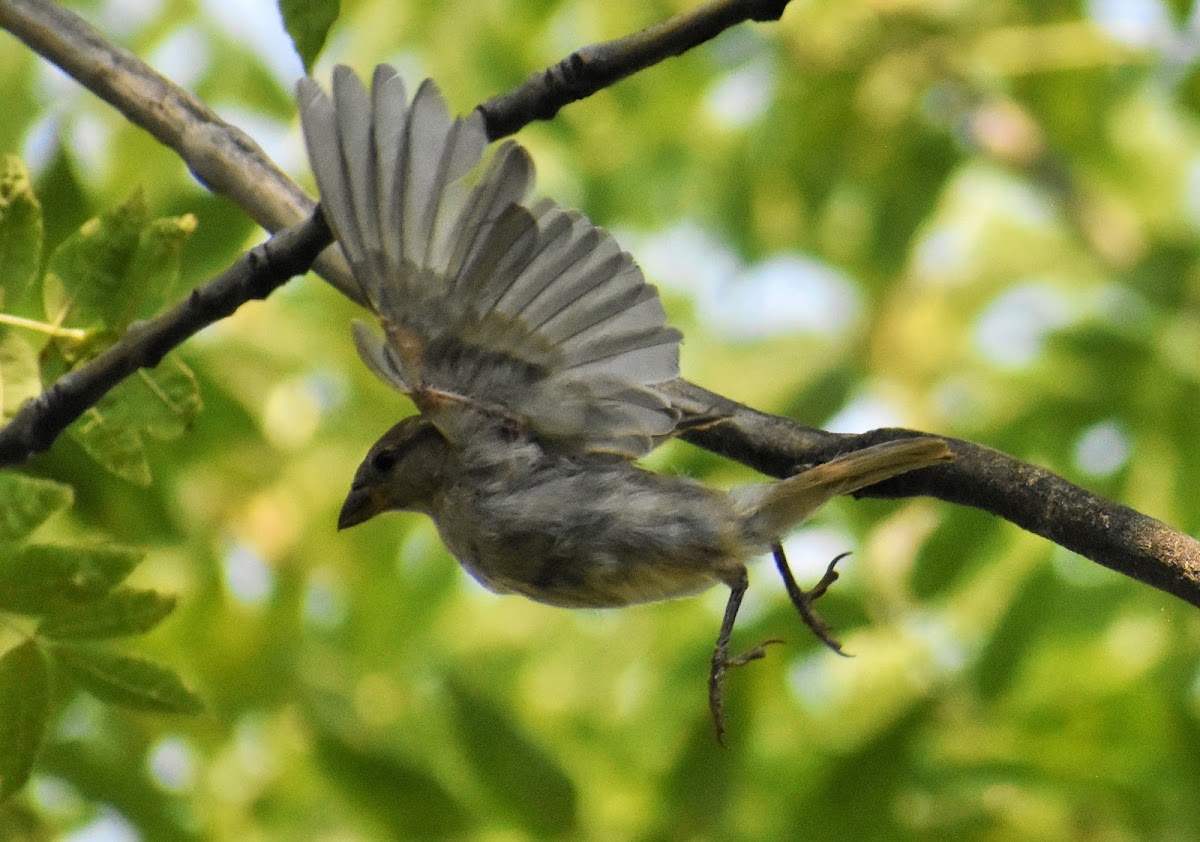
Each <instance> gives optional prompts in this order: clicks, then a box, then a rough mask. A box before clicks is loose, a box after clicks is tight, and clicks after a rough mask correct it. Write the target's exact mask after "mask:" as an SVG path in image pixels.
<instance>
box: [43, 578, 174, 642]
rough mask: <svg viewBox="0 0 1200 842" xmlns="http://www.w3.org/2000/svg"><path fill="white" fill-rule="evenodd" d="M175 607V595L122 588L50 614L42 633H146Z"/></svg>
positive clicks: (78, 635) (61, 636) (92, 635)
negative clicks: (84, 603) (85, 603)
mask: <svg viewBox="0 0 1200 842" xmlns="http://www.w3.org/2000/svg"><path fill="white" fill-rule="evenodd" d="M174 609H175V598H174V597H172V596H164V595H162V594H160V593H158V592H157V591H139V590H133V589H131V588H121V589H119V590H116V591H113V592H112V593H110V594H109V595H108V596H106V597H105V598H104V599H102V600H100V601H99V602H92V603H88V604H87V605H80V606H77V607H75V608H68V609H66V610H64V611H57V612H55V613H53V614H50V615H49V616H47V617H46V618H45V619H43V620H42V622H41V624H40V625H39V626H38V634H39V635H41V636H43V637H52V638H57V639H59V640H63V639H67V638H91V639H100V638H107V637H123V636H125V635H130V634H142V633H143V632H147V631H149V630H150V629H152V628H154V627H155V626H157V625H158V624H159V623H161V622H162V621H163V619H164V618H165V617H166V616H167V615H168V614H170V613H171V612H172V611H173V610H174Z"/></svg>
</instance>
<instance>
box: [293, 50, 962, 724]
mask: <svg viewBox="0 0 1200 842" xmlns="http://www.w3.org/2000/svg"><path fill="white" fill-rule="evenodd" d="M297 96H298V100H299V105H300V113H301V118H302V123H303V129H304V137H305V141H306V143H307V147H308V154H309V159H310V161H311V163H312V167H313V172H314V174H315V176H316V181H317V186H318V188H319V190H320V197H321V207H322V208H323V210H324V212H325V215H326V217H327V218H328V220H329V224H330V226H331V228H332V229H333V231H334V233H335V235H336V237H337V241H338V243H339V245H340V246H341V249H342V251H343V253H344V254H345V256H346V259H347V260H348V261H349V264H350V267H351V270H352V272H353V275H354V280H355V282H356V283H357V284H358V286H359V291H360V293H361V299H362V300H363V301H365V302H367V303H368V304H369V306H370V307H371V308H372V309H373V310H374V312H375V315H376V316H377V317H378V318H379V322H380V324H381V325H382V329H383V332H382V336H381V335H380V334H379V333H378V332H376V331H375V330H373V329H372V328H370V327H368V326H366V325H364V324H362V323H361V322H360V323H356V324H355V325H354V339H355V342H356V344H357V347H358V350H359V353H360V355H361V356H362V358H363V361H364V362H365V363H366V364H367V366H368V367H370V368H371V370H372V371H374V372H375V373H376V374H377V375H378V376H379V377H381V378H382V379H383V380H384V381H385V382H387V383H389V384H390V385H392V386H394V387H395V388H396V389H398V390H399V391H401V392H403V393H404V394H406V395H408V396H409V398H410V399H411V400H412V401H413V403H414V404H416V406H417V408H418V409H419V410H420V414H419V415H415V416H411V417H408V418H405V419H404V420H403V421H401V422H400V423H398V424H396V425H395V426H394V427H392V428H391V429H390V430H388V431H387V432H386V433H385V434H384V435H383V437H382V438H381V439H380V440H379V441H378V442H376V443H375V445H374V446H373V447H372V448H371V449H370V451H369V452H368V453H367V456H366V458H365V459H364V460H363V462H362V464H361V466H360V467H359V469H358V472H357V473H356V474H355V477H354V480H353V483H352V484H351V488H350V493H349V495H348V496H347V498H346V502H345V505H344V506H343V508H342V511H341V515H340V517H339V520H338V527H339V528H340V529H344V528H346V527H350V526H354V525H355V524H359V523H362V522H363V521H366V520H368V519H370V518H372V517H374V516H375V515H377V514H379V513H381V512H386V511H397V510H398V511H414V512H421V513H423V514H426V515H428V516H429V517H431V518H432V519H433V521H434V523H435V524H436V526H437V529H438V532H439V534H440V535H441V537H442V540H443V541H444V542H445V544H446V547H447V548H448V549H449V550H450V552H451V553H452V554H453V555H454V557H455V558H456V559H458V561H459V563H460V564H462V566H463V567H464V568H465V569H466V570H467V572H468V573H470V574H471V575H472V576H473V577H475V578H476V579H477V580H479V581H480V582H481V583H482V584H483V585H485V586H486V587H488V588H489V589H491V590H493V591H496V592H498V593H519V594H522V595H524V596H526V597H528V598H530V599H533V600H535V601H537V602H542V603H547V604H549V605H557V606H563V607H567V608H608V607H617V606H623V605H631V604H635V603H641V602H650V601H653V600H660V599H671V598H675V597H682V596H688V595H691V594H696V593H699V592H701V591H704V590H706V589H708V588H710V587H712V586H714V585H717V584H724V585H726V586H728V587H729V588H730V599H729V606H728V608H727V610H726V614H725V619H724V622H723V623H722V627H721V634H720V637H719V639H718V644H717V647H716V651H715V652H714V654H713V660H712V669H711V671H710V676H709V690H710V693H709V699H710V705H711V707H712V711H713V716H714V721H715V722H716V726H717V731H718V736H720V735H721V734H722V733H723V727H724V726H723V715H722V705H721V699H722V693H721V689H722V680H723V677H724V673H725V670H726V668H727V667H729V666H731V665H734V664H740V663H744V662H746V661H747V660H752V659H754V658H757V657H761V655H762V650H763V647H762V646H760V647H757V648H756V649H754V650H752V651H751V652H749V653H747V654H746V655H743V656H741V657H731V656H730V655H729V652H728V645H729V637H730V633H731V631H732V628H733V623H734V620H735V618H736V614H737V608H738V605H739V604H740V602H741V598H742V595H743V593H744V592H745V590H746V587H747V577H746V564H747V562H748V561H750V560H751V559H753V558H754V557H756V556H758V555H760V554H762V553H765V552H769V551H772V550H773V549H775V550H777V555H776V559H777V561H778V562H779V564H780V571H781V573H784V571H785V570H786V563H785V561H784V560H783V558H782V553H781V551H778V547H779V544H780V542H781V540H782V539H783V537H784V536H785V535H786V533H787V532H788V530H789V529H791V528H792V527H793V526H795V525H796V524H798V523H800V522H801V521H803V520H804V519H805V518H807V517H808V516H809V515H811V514H812V513H813V512H814V511H816V510H817V509H818V508H819V507H820V506H821V505H823V504H824V503H825V502H826V501H828V500H829V499H831V498H832V497H834V496H836V495H839V494H845V493H849V492H852V491H855V490H857V489H860V488H863V487H865V486H868V485H872V484H874V483H877V482H881V481H883V480H886V479H888V478H890V477H893V476H896V475H898V474H902V473H905V472H907V471H911V470H916V469H918V468H923V467H926V466H929V465H933V464H936V463H939V462H943V461H946V460H949V459H952V458H953V455H952V454H951V452H950V450H949V448H948V447H947V445H946V443H945V442H944V441H942V440H940V439H935V438H913V439H905V440H901V441H893V442H887V443H884V444H879V445H875V446H874V447H869V448H867V449H865V450H860V451H857V452H854V453H849V454H846V455H843V456H839V457H837V458H835V459H832V460H831V461H829V462H826V463H824V464H820V465H817V466H815V467H810V468H808V469H807V470H804V471H802V472H801V473H798V474H796V475H795V476H793V477H791V478H789V479H785V480H782V481H778V482H769V483H763V484H755V485H749V486H743V487H739V488H734V489H732V490H730V491H722V490H718V489H715V488H710V487H708V486H705V485H703V484H701V483H699V482H696V481H695V480H692V479H689V478H687V477H681V476H668V475H662V474H656V473H652V472H650V471H646V470H644V469H642V468H639V467H638V466H636V465H635V464H634V462H633V460H634V459H636V458H638V457H640V456H643V455H644V454H646V453H647V452H649V451H650V449H651V448H652V447H653V446H654V445H655V444H656V443H657V442H658V441H661V440H662V439H664V438H666V437H668V436H670V435H671V433H672V432H673V431H675V429H676V427H677V425H678V424H679V414H678V413H677V412H676V411H675V410H674V409H673V408H672V406H671V403H670V401H669V399H668V398H667V397H665V396H664V395H663V394H662V393H661V392H659V391H658V390H656V389H655V385H656V384H660V383H663V382H665V381H668V380H671V379H673V378H676V377H678V376H679V342H680V334H679V332H678V331H677V330H675V329H674V328H671V327H668V326H667V324H666V315H665V313H664V311H663V307H662V303H661V301H660V300H659V296H658V292H657V290H656V289H655V288H654V287H653V286H651V285H649V284H648V283H646V281H645V279H644V278H643V277H642V273H641V271H640V270H639V269H638V267H637V265H636V264H635V263H634V261H633V259H632V258H631V257H630V256H629V255H628V254H626V253H625V252H623V251H621V249H620V247H619V246H618V245H617V243H616V241H615V240H614V239H613V237H612V236H611V235H610V234H609V233H608V232H607V231H605V230H604V229H602V228H599V227H597V226H596V225H594V224H593V223H592V222H591V221H589V220H588V219H587V218H586V217H585V216H583V215H582V214H581V213H579V212H577V211H572V210H566V209H563V208H562V207H560V206H559V205H558V204H556V203H555V202H554V201H553V200H550V199H542V200H540V201H537V202H534V203H531V204H529V203H527V201H526V196H527V193H528V192H529V190H530V186H531V181H532V178H533V165H532V163H531V161H530V158H529V156H528V154H527V153H526V152H525V151H524V150H523V149H522V148H521V147H520V146H518V145H517V144H516V143H514V142H512V141H507V142H505V143H503V144H501V145H500V146H499V148H498V149H497V150H496V151H495V152H494V154H493V155H492V156H491V157H490V158H489V159H488V160H487V161H486V162H485V163H483V164H481V163H480V162H481V160H482V159H483V156H484V150H485V147H486V146H487V137H486V134H485V131H484V125H483V118H482V116H481V115H480V114H479V113H478V112H475V113H472V114H471V115H469V116H467V117H463V118H452V117H451V116H450V113H449V111H448V109H447V107H446V105H445V103H444V101H443V100H442V98H441V95H440V94H439V92H438V89H437V87H436V86H435V85H434V83H433V82H431V81H426V82H424V83H422V84H421V85H420V87H419V88H418V89H417V91H416V93H415V94H414V96H413V97H412V101H411V102H409V100H408V96H407V93H406V91H405V86H404V84H403V82H402V81H401V79H400V77H399V76H398V75H397V74H396V71H395V70H393V69H392V68H390V67H387V66H380V67H379V68H377V69H376V71H375V75H374V80H373V84H372V89H371V91H370V92H368V91H367V90H366V88H365V87H364V86H363V84H362V83H361V82H360V81H359V80H358V78H357V77H356V76H355V75H354V73H353V72H352V71H350V70H349V69H347V68H345V67H338V68H337V69H335V71H334V75H333V95H332V97H330V96H329V95H327V94H326V93H325V92H324V91H323V90H322V89H321V88H320V87H319V85H318V84H317V83H316V82H315V81H313V80H312V79H309V78H306V79H303V80H301V82H300V84H299V87H298V93H297ZM469 174H474V176H475V178H473V179H467V178H464V176H468V175H469ZM717 423H719V421H718V422H717ZM834 575H836V574H833V573H832V568H831V570H830V573H829V575H827V577H826V579H825V580H823V583H822V585H821V586H819V587H818V588H817V589H815V590H814V591H813V592H810V593H808V594H804V593H803V592H802V591H800V590H799V588H797V587H795V584H794V581H792V580H791V576H790V573H784V576H785V583H787V584H788V589H789V595H790V596H791V597H792V600H793V602H794V603H795V604H796V607H797V608H798V609H799V610H800V611H801V613H802V614H803V616H804V617H805V620H806V622H808V623H809V624H810V626H812V627H813V628H814V629H815V630H816V631H817V632H818V634H820V635H821V636H822V638H823V639H824V640H825V641H826V642H827V643H830V644H831V645H834V646H835V647H836V644H832V641H831V640H830V639H829V638H828V636H827V635H826V634H825V633H824V630H823V627H822V626H821V625H820V623H819V620H817V619H816V618H815V615H813V614H812V613H811V610H810V607H811V606H810V602H811V599H812V598H814V597H815V595H819V592H820V591H822V590H823V589H824V584H826V583H827V581H829V580H831V579H832V577H833V576H834Z"/></svg>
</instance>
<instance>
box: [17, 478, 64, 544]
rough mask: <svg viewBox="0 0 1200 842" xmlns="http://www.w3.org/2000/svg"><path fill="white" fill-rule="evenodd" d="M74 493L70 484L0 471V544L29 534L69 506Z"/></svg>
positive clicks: (21, 538)
mask: <svg viewBox="0 0 1200 842" xmlns="http://www.w3.org/2000/svg"><path fill="white" fill-rule="evenodd" d="M74 499H75V493H74V491H73V490H72V489H71V486H69V485H63V484H62V483H57V482H51V481H50V480H48V479H38V478H36V477H27V476H25V475H24V474H18V473H15V472H13V471H3V472H0V500H3V501H4V502H3V504H2V505H0V544H10V543H16V542H18V541H21V540H23V539H24V538H26V537H28V535H29V534H30V533H31V532H33V530H35V529H37V528H38V527H39V526H41V525H42V523H43V522H44V521H45V520H46V519H47V518H48V517H50V516H51V515H52V514H54V513H55V512H60V511H62V510H63V509H65V508H67V507H69V506H70V505H71V503H72V501H73V500H74Z"/></svg>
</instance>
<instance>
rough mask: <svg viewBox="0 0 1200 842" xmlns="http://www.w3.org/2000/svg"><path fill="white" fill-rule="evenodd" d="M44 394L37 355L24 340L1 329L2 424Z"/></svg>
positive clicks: (0, 395) (0, 397) (0, 419)
mask: <svg viewBox="0 0 1200 842" xmlns="http://www.w3.org/2000/svg"><path fill="white" fill-rule="evenodd" d="M41 393H42V373H41V369H40V368H39V366H38V358H37V351H36V350H35V349H34V347H33V345H31V344H30V343H29V341H28V340H27V339H26V338H25V337H24V336H19V335H17V333H16V332H15V331H12V330H4V329H0V421H4V420H7V419H9V418H11V417H12V416H13V415H15V414H16V412H17V410H18V409H20V408H21V404H23V403H25V401H27V400H30V399H31V398H36V397H37V396H38V395H40V394H41Z"/></svg>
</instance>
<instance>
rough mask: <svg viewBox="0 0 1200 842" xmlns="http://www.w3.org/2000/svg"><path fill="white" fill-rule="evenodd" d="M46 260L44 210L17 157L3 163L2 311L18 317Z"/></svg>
mask: <svg viewBox="0 0 1200 842" xmlns="http://www.w3.org/2000/svg"><path fill="white" fill-rule="evenodd" d="M41 259H42V206H41V205H40V204H39V203H38V200H37V197H36V196H35V195H34V193H33V182H32V181H31V180H30V178H29V171H28V170H27V169H25V165H24V163H22V161H21V159H20V158H18V157H17V156H16V155H5V156H4V158H3V160H2V161H0V310H3V311H4V312H5V313H17V312H18V310H19V309H20V305H21V301H22V299H23V298H24V297H25V293H26V292H27V291H28V290H29V288H30V286H31V285H32V284H33V281H34V280H35V279H36V278H37V273H38V266H39V263H40V261H41Z"/></svg>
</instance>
